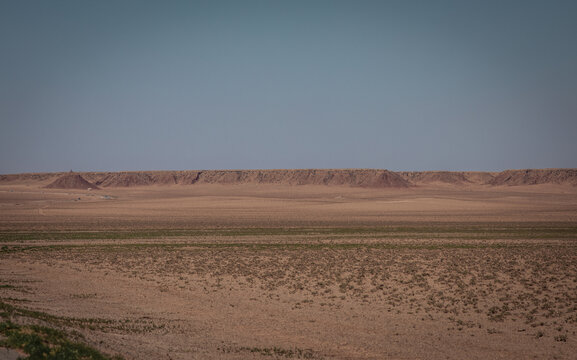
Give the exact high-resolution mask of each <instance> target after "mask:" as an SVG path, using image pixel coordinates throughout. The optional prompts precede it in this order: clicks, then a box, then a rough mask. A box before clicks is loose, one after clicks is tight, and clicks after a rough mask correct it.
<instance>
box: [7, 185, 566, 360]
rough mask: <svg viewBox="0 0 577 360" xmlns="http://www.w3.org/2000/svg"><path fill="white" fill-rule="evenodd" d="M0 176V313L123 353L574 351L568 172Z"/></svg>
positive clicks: (516, 355)
mask: <svg viewBox="0 0 577 360" xmlns="http://www.w3.org/2000/svg"><path fill="white" fill-rule="evenodd" d="M44 185H45V183H42V182H28V183H27V182H13V183H2V184H0V301H1V303H2V306H3V308H2V309H3V314H4V316H8V315H7V314H8V313H9V315H10V317H11V320H12V321H15V322H21V323H39V324H42V325H46V326H50V327H54V328H57V329H61V330H64V331H65V332H66V333H67V334H69V335H70V336H71V337H72V338H74V339H78V340H79V341H82V342H85V343H87V344H89V345H91V346H94V347H96V348H97V349H99V350H100V351H102V352H103V353H105V354H108V355H111V356H112V355H115V354H118V355H120V356H122V357H123V358H125V359H288V358H295V359H296V358H306V359H464V358H467V359H575V354H577V334H576V332H577V187H575V186H567V185H547V184H545V185H529V186H484V185H447V184H441V183H438V184H435V183H432V184H427V185H420V186H413V187H408V188H391V189H387V188H359V187H349V186H323V185H274V184H265V185H263V184H239V185H215V184H196V185H189V186H185V185H163V186H139V187H130V188H105V189H101V190H91V191H87V190H63V189H45V188H43V187H42V186H44Z"/></svg>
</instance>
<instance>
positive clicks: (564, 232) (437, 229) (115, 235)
mask: <svg viewBox="0 0 577 360" xmlns="http://www.w3.org/2000/svg"><path fill="white" fill-rule="evenodd" d="M207 236H212V237H250V236H321V237H322V236H325V237H327V236H328V237H335V238H339V237H373V238H401V239H423V238H446V239H453V238H459V239H577V226H556V225H546V224H545V225H540V224H539V225H529V226H527V225H515V224H513V225H495V226H489V225H479V226H460V225H446V224H439V225H432V226H390V227H352V228H348V227H347V228H345V227H334V228H242V229H185V230H169V229H159V230H133V231H124V230H118V231H74V230H72V231H33V232H31V231H30V232H20V231H3V232H0V242H14V241H30V240H45V241H48V240H51V241H58V240H112V239H117V240H126V239H164V238H183V237H186V238H197V237H207Z"/></svg>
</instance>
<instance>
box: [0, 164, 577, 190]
mask: <svg viewBox="0 0 577 360" xmlns="http://www.w3.org/2000/svg"><path fill="white" fill-rule="evenodd" d="M49 181H51V182H50V183H49V184H48V185H46V187H47V188H60V189H86V188H93V189H96V188H98V187H101V188H108V187H134V186H150V185H194V184H279V185H344V186H354V187H370V188H408V187H411V186H425V185H435V184H437V185H452V186H467V185H484V186H520V185H538V184H556V185H570V186H577V169H525V170H505V171H502V172H475V171H402V172H393V171H389V170H379V169H296V170H183V171H128V172H83V173H27V174H11V175H0V183H5V184H6V183H22V182H26V183H30V184H35V183H36V184H42V183H47V182H49Z"/></svg>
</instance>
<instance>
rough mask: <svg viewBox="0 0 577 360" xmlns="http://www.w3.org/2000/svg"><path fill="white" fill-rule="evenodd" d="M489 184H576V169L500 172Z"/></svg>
mask: <svg viewBox="0 0 577 360" xmlns="http://www.w3.org/2000/svg"><path fill="white" fill-rule="evenodd" d="M489 184H490V185H510V186H514V185H537V184H558V185H573V186H577V169H525V170H506V171H503V172H500V173H499V174H497V176H495V177H494V178H493V179H492V180H491V181H489Z"/></svg>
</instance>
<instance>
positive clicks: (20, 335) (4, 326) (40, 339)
mask: <svg viewBox="0 0 577 360" xmlns="http://www.w3.org/2000/svg"><path fill="white" fill-rule="evenodd" d="M0 334H2V335H3V339H2V340H0V346H2V347H6V348H10V349H19V350H22V351H23V352H25V353H26V354H28V356H27V357H25V358H24V359H30V360H34V359H46V360H77V359H78V360H88V359H92V360H108V359H121V358H120V357H118V356H116V357H109V356H106V355H104V354H102V353H100V352H99V351H98V350H96V349H94V348H92V347H90V346H88V345H85V344H82V343H79V342H74V341H71V340H69V339H68V337H67V335H66V333H65V332H63V331H60V330H56V329H53V328H50V327H46V326H39V325H17V324H14V323H12V322H11V321H9V320H7V321H2V322H0Z"/></svg>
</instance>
